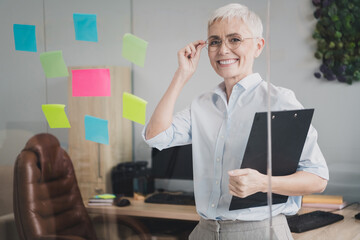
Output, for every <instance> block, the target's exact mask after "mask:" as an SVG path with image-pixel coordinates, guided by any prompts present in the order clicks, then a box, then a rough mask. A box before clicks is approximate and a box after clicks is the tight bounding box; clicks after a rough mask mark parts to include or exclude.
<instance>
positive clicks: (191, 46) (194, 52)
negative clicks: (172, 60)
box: [189, 44, 196, 58]
mask: <svg viewBox="0 0 360 240" xmlns="http://www.w3.org/2000/svg"><path fill="white" fill-rule="evenodd" d="M189 47H190V49H191V57H192V58H193V57H194V56H195V54H196V48H195V46H194V44H189Z"/></svg>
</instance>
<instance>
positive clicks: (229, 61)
mask: <svg viewBox="0 0 360 240" xmlns="http://www.w3.org/2000/svg"><path fill="white" fill-rule="evenodd" d="M236 61H237V60H235V59H230V60H225V61H219V63H220V64H232V63H234V62H236Z"/></svg>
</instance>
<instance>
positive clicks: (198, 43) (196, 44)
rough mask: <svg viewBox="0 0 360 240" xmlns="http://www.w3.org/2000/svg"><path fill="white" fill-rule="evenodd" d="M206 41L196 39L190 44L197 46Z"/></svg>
mask: <svg viewBox="0 0 360 240" xmlns="http://www.w3.org/2000/svg"><path fill="white" fill-rule="evenodd" d="M205 43H206V41H204V40H197V41H195V42H193V43H192V44H194V46H195V47H196V48H197V47H198V46H199V45H202V44H205Z"/></svg>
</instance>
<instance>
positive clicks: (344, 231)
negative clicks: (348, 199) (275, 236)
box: [292, 204, 360, 240]
mask: <svg viewBox="0 0 360 240" xmlns="http://www.w3.org/2000/svg"><path fill="white" fill-rule="evenodd" d="M315 210H323V211H331V210H329V209H315V208H302V209H301V210H300V212H299V214H303V213H307V212H312V211H315ZM359 212H360V205H359V204H354V205H352V206H349V207H347V208H344V209H342V210H338V211H336V212H334V213H337V214H340V215H343V216H344V220H341V221H339V222H336V223H333V224H330V225H328V226H325V227H322V228H318V229H314V230H311V231H308V232H304V233H292V235H293V237H294V239H295V240H308V239H311V240H318V239H331V240H360V220H356V219H355V218H354V216H355V214H357V213H359Z"/></svg>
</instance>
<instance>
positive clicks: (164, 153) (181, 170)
mask: <svg viewBox="0 0 360 240" xmlns="http://www.w3.org/2000/svg"><path fill="white" fill-rule="evenodd" d="M151 165H152V167H151V169H152V175H153V177H154V179H155V188H156V189H164V190H166V191H183V192H193V191H194V185H193V181H192V180H193V166H192V145H191V144H189V145H183V146H176V147H171V148H167V149H163V150H161V151H159V150H158V149H156V148H153V149H152V152H151Z"/></svg>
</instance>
